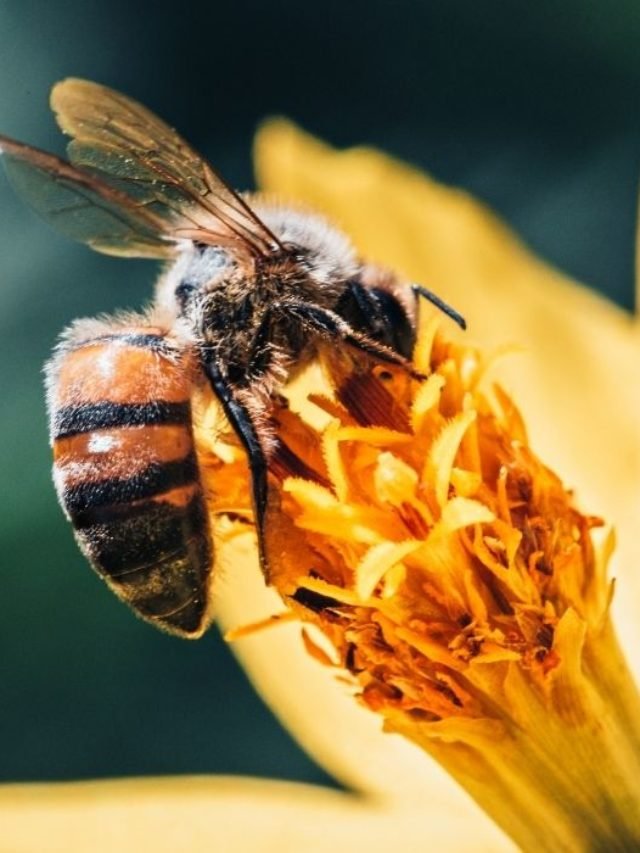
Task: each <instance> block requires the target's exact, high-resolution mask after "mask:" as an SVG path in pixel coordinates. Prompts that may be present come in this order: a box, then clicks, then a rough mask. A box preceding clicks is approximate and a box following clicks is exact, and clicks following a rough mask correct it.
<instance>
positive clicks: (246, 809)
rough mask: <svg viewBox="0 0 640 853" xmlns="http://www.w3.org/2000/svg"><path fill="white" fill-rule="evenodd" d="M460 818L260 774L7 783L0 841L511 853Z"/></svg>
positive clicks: (283, 852) (230, 851) (158, 850)
mask: <svg viewBox="0 0 640 853" xmlns="http://www.w3.org/2000/svg"><path fill="white" fill-rule="evenodd" d="M464 817H465V816H464V815H463V814H460V813H459V814H455V813H454V812H440V813H437V812H435V811H434V812H433V814H431V813H430V814H429V816H428V819H427V820H425V816H424V815H423V814H419V813H417V812H402V811H390V810H385V809H383V808H382V807H378V808H375V807H374V806H373V805H371V804H368V805H366V804H364V803H363V802H361V801H358V800H357V798H355V797H353V796H350V795H348V794H342V793H339V792H337V791H329V790H325V789H322V788H313V787H311V786H305V785H295V784H292V783H287V782H271V781H266V780H261V779H240V778H225V777H217V778H215V779H213V778H212V779H209V778H206V777H182V778H180V779H176V778H174V779H169V778H167V779H130V780H126V781H108V782H79V783H78V782H76V783H72V784H58V785H7V786H4V787H2V788H0V823H1V824H2V847H3V849H4V850H12V851H15V853H40V851H42V850H47V851H48V853H68V851H81V850H91V851H92V853H102V851H104V853H107V851H108V852H109V853H111V851H113V850H118V851H121V853H128V851H131V853H134V852H135V853H138V851H140V850H153V851H154V853H165V851H166V853H175V851H176V850H221V851H224V853H246V851H263V852H264V853H268V851H274V853H298V851H300V850H304V851H306V853H331V851H334V850H354V851H355V850H367V851H370V853H376V851H379V853H386V851H388V850H390V849H393V847H394V846H395V845H397V844H398V842H399V841H401V844H402V849H403V850H425V849H432V848H433V849H438V850H442V851H445V853H446V851H451V853H457V851H462V853H464V851H469V853H476V851H479V852H480V851H487V853H488V851H498V853H499V851H507V853H508V851H513V850H515V848H514V847H513V846H512V845H511V844H510V842H507V841H503V836H501V835H500V834H499V833H498V832H497V831H496V832H495V834H494V835H491V834H487V836H486V839H482V840H479V839H478V838H477V836H475V835H474V834H473V833H472V832H469V829H468V825H467V823H466V821H465V819H464Z"/></svg>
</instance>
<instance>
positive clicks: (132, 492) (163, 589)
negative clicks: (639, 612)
mask: <svg viewBox="0 0 640 853" xmlns="http://www.w3.org/2000/svg"><path fill="white" fill-rule="evenodd" d="M184 361H185V360H184V358H182V357H181V354H180V351H179V350H178V349H177V347H176V346H175V345H173V344H172V343H171V342H170V340H168V339H167V337H166V336H165V335H164V334H163V333H162V332H161V331H160V330H158V329H144V328H142V329H141V328H135V327H129V328H120V329H117V330H116V331H115V332H114V331H111V332H107V333H102V334H99V335H97V336H93V337H91V338H89V339H84V340H80V341H79V342H74V341H72V342H71V343H70V344H68V345H63V346H62V347H61V349H60V352H59V354H58V355H57V356H56V357H55V358H54V359H53V361H52V362H51V364H50V366H49V368H48V373H49V386H50V387H49V392H50V394H49V407H50V418H51V435H52V444H53V453H54V467H53V471H54V481H55V485H56V490H57V492H58V497H59V499H60V503H61V504H62V506H63V508H64V510H65V512H66V514H67V515H68V517H69V519H70V520H71V523H72V524H73V527H74V529H75V534H76V538H77V540H78V542H79V544H80V547H81V548H82V550H83V552H84V554H85V555H86V556H87V557H88V559H89V560H90V562H91V564H92V565H93V567H94V568H95V569H96V570H97V571H98V573H99V574H100V575H101V576H102V577H103V578H104V579H105V580H106V581H107V583H108V584H109V586H110V587H111V588H112V589H113V590H114V592H115V593H116V595H118V596H119V597H120V598H121V599H123V601H125V602H126V603H127V604H129V605H130V606H131V607H133V609H134V610H135V611H136V612H137V613H138V614H139V615H140V616H142V617H143V618H144V619H147V620H149V621H151V622H153V623H154V624H156V625H157V626H159V627H162V628H164V629H166V630H168V631H171V632H173V633H178V634H181V635H183V636H198V635H199V634H200V633H201V632H202V631H203V630H204V628H206V626H207V616H208V613H207V610H208V604H209V574H210V570H211V562H212V552H211V540H210V536H209V530H208V522H207V515H206V508H205V505H204V498H203V494H202V488H201V485H200V480H199V476H198V465H197V460H196V456H195V450H194V444H193V435H192V431H191V407H190V394H191V377H190V371H189V370H187V369H185V363H184Z"/></svg>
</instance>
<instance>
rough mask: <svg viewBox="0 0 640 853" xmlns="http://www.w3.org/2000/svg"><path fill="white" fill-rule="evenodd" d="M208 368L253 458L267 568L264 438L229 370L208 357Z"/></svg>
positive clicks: (257, 511)
mask: <svg viewBox="0 0 640 853" xmlns="http://www.w3.org/2000/svg"><path fill="white" fill-rule="evenodd" d="M204 371H205V374H206V376H207V378H208V379H209V382H210V384H211V387H212V389H213V392H214V394H215V395H216V397H217V398H218V400H219V401H220V403H221V405H222V408H223V410H224V413H225V415H226V416H227V420H228V421H229V424H230V425H231V427H232V429H233V430H234V431H235V433H236V435H237V436H238V438H239V439H240V441H241V442H242V445H243V447H244V449H245V451H246V453H247V457H248V460H249V468H250V470H251V484H252V497H253V505H254V509H255V514H256V527H257V530H258V543H259V545H260V561H261V564H262V567H263V569H264V568H265V566H266V563H265V557H264V554H263V553H262V530H263V527H264V520H265V515H266V511H267V496H268V495H267V491H268V484H267V458H266V455H265V452H264V449H263V448H262V445H261V444H260V438H259V436H258V431H257V429H256V426H255V423H254V420H253V418H252V415H251V412H250V411H249V409H248V407H247V405H246V404H245V403H244V402H243V401H242V400H241V399H240V398H239V396H238V394H237V391H236V389H235V387H234V385H233V384H232V383H231V382H230V381H229V378H228V376H227V375H226V371H225V369H224V367H223V365H221V364H220V363H219V362H218V361H215V360H214V361H206V362H205V365H204Z"/></svg>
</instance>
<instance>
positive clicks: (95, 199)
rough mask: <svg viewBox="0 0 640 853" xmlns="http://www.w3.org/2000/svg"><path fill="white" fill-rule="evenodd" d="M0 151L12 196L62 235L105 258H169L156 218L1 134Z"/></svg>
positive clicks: (122, 196) (109, 189) (58, 161)
mask: <svg viewBox="0 0 640 853" xmlns="http://www.w3.org/2000/svg"><path fill="white" fill-rule="evenodd" d="M0 153H2V155H3V160H4V166H5V171H6V172H7V175H8V177H9V180H10V181H11V183H12V184H13V186H14V188H15V189H16V190H17V192H18V193H19V194H20V195H21V196H22V197H23V198H24V199H25V200H26V201H27V202H29V204H30V205H31V206H32V207H33V208H34V210H35V211H36V212H37V213H39V214H40V216H42V218H43V219H44V220H45V221H46V222H48V223H49V224H50V225H52V226H53V227H54V228H56V229H57V230H58V231H60V232H61V233H62V234H64V235H66V236H67V237H71V238H72V239H74V240H79V241H80V242H81V243H87V244H88V245H89V246H91V247H92V248H94V249H97V250H98V251H100V252H104V253H105V254H108V255H124V256H133V257H148V258H169V257H171V256H172V255H173V254H174V253H175V242H174V243H172V242H171V241H170V239H169V238H167V236H166V234H165V232H166V228H165V226H164V223H163V221H162V220H161V219H160V218H159V217H158V216H156V215H155V214H154V213H153V212H152V211H150V210H149V209H147V208H145V207H144V206H142V205H141V204H138V203H136V202H134V201H133V200H132V199H131V198H130V197H129V196H127V195H125V194H124V193H121V192H119V191H118V190H116V189H114V188H113V187H110V186H109V185H108V184H106V183H104V182H103V181H101V180H99V179H98V178H97V177H95V176H94V175H91V174H89V173H87V172H82V171H80V169H76V168H74V167H73V166H71V165H70V164H69V163H67V162H66V161H65V160H61V159H60V158H59V157H55V156H54V155H53V154H47V153H46V152H44V151H40V150H38V149H37V148H31V147H30V146H29V145H24V144H23V143H21V142H15V141H14V140H13V139H9V138H8V137H5V136H0Z"/></svg>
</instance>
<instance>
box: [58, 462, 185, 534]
mask: <svg viewBox="0 0 640 853" xmlns="http://www.w3.org/2000/svg"><path fill="white" fill-rule="evenodd" d="M197 479H198V463H197V461H196V457H195V454H194V453H189V454H188V455H187V456H185V458H184V459H180V460H178V461H175V462H152V463H151V464H150V465H147V467H146V468H143V469H142V470H141V471H138V472H137V473H135V474H132V475H131V476H130V477H123V478H120V477H113V478H110V479H108V480H95V481H91V480H88V481H86V480H85V481H84V482H81V483H77V484H76V485H74V486H71V487H69V488H63V489H62V491H61V499H62V502H63V504H64V506H65V508H66V510H67V512H68V513H69V515H70V516H71V519H72V521H73V523H74V526H75V527H86V526H88V525H91V524H93V523H94V522H95V519H96V514H95V512H94V510H100V509H102V508H109V507H111V506H112V505H114V504H116V505H117V504H130V503H133V502H134V501H140V500H144V499H145V498H151V497H153V496H154V495H161V494H162V493H163V492H168V491H170V490H171V489H176V488H178V487H179V486H186V485H189V484H190V483H195V482H197Z"/></svg>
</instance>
